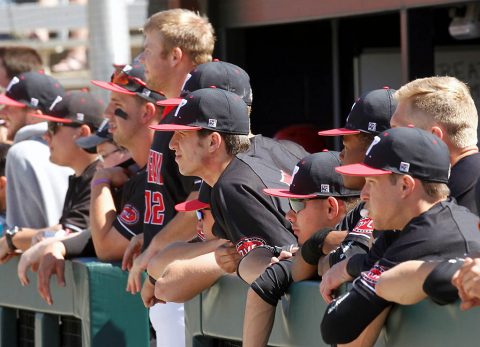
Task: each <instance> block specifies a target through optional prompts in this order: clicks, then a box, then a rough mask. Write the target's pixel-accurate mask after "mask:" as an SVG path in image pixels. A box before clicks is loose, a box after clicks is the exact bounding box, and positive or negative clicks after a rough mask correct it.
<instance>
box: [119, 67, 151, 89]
mask: <svg viewBox="0 0 480 347" xmlns="http://www.w3.org/2000/svg"><path fill="white" fill-rule="evenodd" d="M110 81H111V82H112V83H115V84H117V85H119V86H122V87H124V88H125V89H128V90H130V91H132V92H136V91H137V90H138V89H140V88H143V87H146V86H147V84H146V83H145V82H144V81H142V80H141V79H140V78H138V77H134V76H130V75H129V74H127V73H126V72H125V71H123V70H120V71H115V72H114V73H113V74H112V77H111V78H110Z"/></svg>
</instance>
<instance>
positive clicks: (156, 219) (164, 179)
mask: <svg viewBox="0 0 480 347" xmlns="http://www.w3.org/2000/svg"><path fill="white" fill-rule="evenodd" d="M173 114H174V113H173V112H170V113H169V114H168V115H167V116H166V117H165V118H164V119H163V120H162V122H161V123H167V124H168V123H171V122H172V118H173ZM172 136H173V132H163V131H156V132H155V135H154V138H153V144H152V147H151V148H150V152H149V155H148V162H147V180H146V184H145V193H144V198H145V213H144V217H143V233H144V243H143V247H144V249H145V248H146V247H148V245H149V244H150V241H151V240H152V238H153V237H154V236H155V235H156V234H157V233H158V232H160V231H161V230H162V228H163V227H164V226H165V225H167V224H168V222H169V221H170V220H172V218H173V217H174V216H175V214H176V211H175V208H174V207H175V205H176V204H178V203H180V202H184V201H185V200H186V199H187V197H188V195H189V194H190V193H191V192H192V190H193V189H194V182H195V180H197V178H195V177H186V176H183V175H182V174H180V172H179V171H178V165H177V163H176V162H175V153H174V152H173V151H172V150H171V149H170V148H169V147H168V144H169V142H170V139H171V138H172Z"/></svg>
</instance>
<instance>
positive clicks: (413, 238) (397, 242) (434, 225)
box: [322, 199, 480, 343]
mask: <svg viewBox="0 0 480 347" xmlns="http://www.w3.org/2000/svg"><path fill="white" fill-rule="evenodd" d="M478 223H479V219H478V217H477V216H476V215H474V214H473V213H471V212H470V211H469V210H467V209H466V208H464V207H462V206H458V205H457V204H456V203H455V201H454V200H453V199H448V200H446V201H443V202H440V203H438V204H436V205H434V206H433V207H432V208H430V210H428V211H426V212H424V213H422V214H421V215H419V216H417V217H415V218H413V219H412V220H411V221H410V222H409V223H408V224H407V225H406V226H405V228H404V229H403V230H402V231H398V232H387V233H386V234H384V235H385V236H384V235H383V234H382V235H381V236H380V237H379V238H378V239H377V241H376V242H375V244H374V246H373V247H372V249H371V251H370V252H369V253H368V255H367V256H365V255H359V256H354V257H352V258H350V259H349V263H348V269H347V270H348V272H349V273H350V274H351V272H350V270H349V269H350V268H351V267H350V266H351V263H352V262H358V261H362V260H363V264H364V266H363V268H364V269H368V270H366V271H363V272H361V273H360V276H359V277H357V278H356V279H355V281H354V283H353V288H352V290H351V291H350V292H349V293H347V294H345V295H344V296H341V297H340V298H338V299H337V300H334V301H333V302H332V303H331V304H330V305H329V306H328V307H327V311H326V314H325V316H324V320H323V322H322V335H323V334H324V333H325V334H326V335H327V336H329V338H328V341H327V340H326V341H327V342H328V343H344V341H342V342H340V340H337V341H333V340H335V338H334V336H333V335H332V333H331V332H328V329H331V328H332V326H342V329H344V333H345V334H346V335H349V333H350V332H351V330H349V329H353V330H355V334H356V333H357V332H361V331H362V330H363V329H364V328H365V327H366V326H367V325H368V324H369V323H370V322H371V320H372V319H373V318H375V317H376V316H377V315H378V314H380V312H381V311H382V310H383V309H384V308H386V307H388V306H389V305H390V304H391V303H390V302H388V301H386V300H384V299H382V298H380V297H379V296H377V295H376V293H375V286H376V283H377V280H378V278H379V277H380V275H381V274H382V273H383V272H385V271H387V270H388V269H390V268H392V267H394V266H395V265H397V264H399V263H401V262H404V261H407V260H442V259H445V258H454V257H463V256H465V255H466V254H468V253H472V252H477V251H480V233H479V226H478V225H479V224H478ZM365 303H369V304H370V305H366V306H365ZM359 307H362V311H359V312H362V314H361V315H358V312H355V310H358V309H359ZM348 314H350V315H351V316H354V315H356V319H355V322H354V323H348V324H344V323H345V322H343V321H342V322H341V321H340V319H338V318H339V317H345V316H348ZM355 334H353V335H355ZM324 338H325V336H324Z"/></svg>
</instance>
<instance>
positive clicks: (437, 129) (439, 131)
mask: <svg viewBox="0 0 480 347" xmlns="http://www.w3.org/2000/svg"><path fill="white" fill-rule="evenodd" d="M430 131H431V132H432V134H433V135H435V136H437V137H438V138H440V139H441V140H443V136H444V131H443V130H442V128H440V127H439V126H434V127H432V129H430Z"/></svg>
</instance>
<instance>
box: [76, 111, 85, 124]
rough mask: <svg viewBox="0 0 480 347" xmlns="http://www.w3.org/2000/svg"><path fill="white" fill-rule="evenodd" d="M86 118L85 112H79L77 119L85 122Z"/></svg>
mask: <svg viewBox="0 0 480 347" xmlns="http://www.w3.org/2000/svg"><path fill="white" fill-rule="evenodd" d="M84 119H85V115H84V114H83V113H77V120H78V121H80V122H83V121H84Z"/></svg>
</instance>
